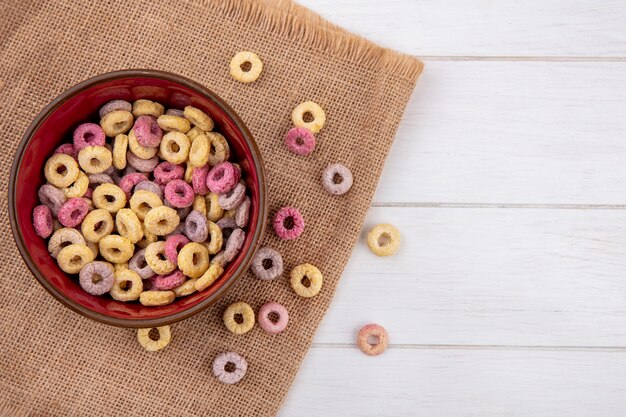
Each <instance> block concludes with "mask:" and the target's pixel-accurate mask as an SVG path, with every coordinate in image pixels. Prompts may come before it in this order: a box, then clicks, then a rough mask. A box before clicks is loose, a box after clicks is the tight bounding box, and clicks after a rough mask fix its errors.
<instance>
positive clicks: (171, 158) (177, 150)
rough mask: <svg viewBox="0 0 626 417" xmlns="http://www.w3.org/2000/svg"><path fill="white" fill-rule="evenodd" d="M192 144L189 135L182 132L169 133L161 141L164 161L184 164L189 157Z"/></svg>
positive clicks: (160, 148) (160, 146) (160, 147)
mask: <svg viewBox="0 0 626 417" xmlns="http://www.w3.org/2000/svg"><path fill="white" fill-rule="evenodd" d="M190 147H191V142H190V141H189V138H188V137H187V135H185V134H184V133H181V132H167V133H166V134H165V135H163V139H161V144H160V145H159V150H160V151H161V155H162V156H163V159H165V160H166V161H168V162H171V163H172V164H182V163H183V162H185V161H186V160H187V157H188V156H189V148H190Z"/></svg>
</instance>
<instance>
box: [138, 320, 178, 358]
mask: <svg viewBox="0 0 626 417" xmlns="http://www.w3.org/2000/svg"><path fill="white" fill-rule="evenodd" d="M137 340H138V341H139V344H140V345H141V346H142V347H143V348H144V349H145V350H147V351H148V352H156V351H157V350H161V349H163V348H164V347H165V346H167V345H168V344H169V343H170V340H172V333H171V331H170V326H161V327H153V328H151V329H137Z"/></svg>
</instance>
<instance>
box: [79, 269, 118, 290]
mask: <svg viewBox="0 0 626 417" xmlns="http://www.w3.org/2000/svg"><path fill="white" fill-rule="evenodd" d="M78 282H79V283H80V286H81V287H82V289H83V290H85V291H86V292H88V293H89V294H92V295H103V294H106V293H107V292H109V291H111V288H113V283H114V282H115V274H114V270H113V267H112V266H111V264H109V263H107V262H102V261H94V262H89V263H88V264H86V265H85V266H83V268H82V269H81V270H80V273H79V274H78Z"/></svg>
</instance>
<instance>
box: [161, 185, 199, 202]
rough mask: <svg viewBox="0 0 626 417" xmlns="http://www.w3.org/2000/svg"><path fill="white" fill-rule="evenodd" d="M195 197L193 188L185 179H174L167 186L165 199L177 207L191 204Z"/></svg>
mask: <svg viewBox="0 0 626 417" xmlns="http://www.w3.org/2000/svg"><path fill="white" fill-rule="evenodd" d="M194 197H195V194H194V192H193V188H191V185H189V184H187V183H186V182H185V181H184V180H173V181H170V182H168V183H167V185H166V186H165V199H166V200H167V201H169V202H170V204H171V205H172V206H173V207H175V208H183V207H189V206H191V205H192V204H193V199H194Z"/></svg>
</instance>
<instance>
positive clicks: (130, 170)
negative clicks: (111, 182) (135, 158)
mask: <svg viewBox="0 0 626 417" xmlns="http://www.w3.org/2000/svg"><path fill="white" fill-rule="evenodd" d="M136 172H139V171H137V170H136V169H135V168H133V167H131V166H130V165H128V164H126V168H124V171H122V176H126V175H129V174H134V173H136Z"/></svg>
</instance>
